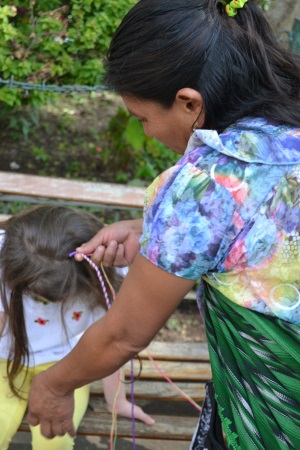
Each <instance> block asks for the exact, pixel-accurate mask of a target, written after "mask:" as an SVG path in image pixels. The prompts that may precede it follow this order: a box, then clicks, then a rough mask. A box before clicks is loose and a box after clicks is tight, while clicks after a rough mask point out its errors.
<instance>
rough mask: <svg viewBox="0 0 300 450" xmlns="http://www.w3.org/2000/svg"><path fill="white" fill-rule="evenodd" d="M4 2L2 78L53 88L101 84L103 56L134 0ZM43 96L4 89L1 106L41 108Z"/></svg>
mask: <svg viewBox="0 0 300 450" xmlns="http://www.w3.org/2000/svg"><path fill="white" fill-rule="evenodd" d="M11 3H12V2H11V1H10V0H5V1H4V2H2V6H0V68H1V69H0V77H1V78H3V79H9V78H10V77H11V76H13V77H14V78H15V80H18V81H26V82H32V83H37V82H38V83H41V82H42V81H44V82H46V83H51V84H58V85H63V84H77V85H89V86H94V85H98V84H101V75H102V73H103V65H102V56H103V55H104V54H105V53H106V51H107V48H108V45H109V42H110V40H111V37H112V34H113V32H114V31H115V29H116V27H117V26H118V24H119V23H120V21H121V19H122V18H123V16H124V15H125V14H126V12H127V11H128V10H129V9H130V8H131V7H132V6H133V5H134V4H135V3H136V0H84V2H83V1H82V0H38V1H37V0H15V1H14V2H13V6H12V4H11ZM48 97H49V94H48V93H46V92H39V91H31V93H30V95H26V92H24V91H22V90H19V89H10V88H9V87H8V86H3V87H2V88H1V89H0V102H3V103H5V104H7V105H10V106H14V105H23V104H28V103H30V104H41V103H43V102H44V101H45V99H46V98H48Z"/></svg>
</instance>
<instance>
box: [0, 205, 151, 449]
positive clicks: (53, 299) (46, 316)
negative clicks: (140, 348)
mask: <svg viewBox="0 0 300 450" xmlns="http://www.w3.org/2000/svg"><path fill="white" fill-rule="evenodd" d="M1 226H2V228H3V230H2V232H1V231H0V233H1V234H0V241H1V242H0V244H1V247H2V248H1V254H0V255H1V256H0V258H1V259H0V267H1V291H0V292H1V298H0V316H1V323H2V327H1V328H2V333H1V330H0V335H1V337H0V424H1V427H0V428H1V432H0V449H1V450H5V449H7V448H8V446H9V442H10V440H11V439H12V437H13V435H14V434H15V433H16V431H17V430H18V427H19V425H20V423H21V421H22V419H23V416H24V413H25V410H26V408H27V399H28V392H29V389H30V385H31V382H32V379H33V377H34V376H35V375H36V374H38V373H40V372H42V371H44V370H46V369H47V368H48V367H50V366H51V365H53V364H54V363H55V362H56V361H59V360H60V359H61V358H63V357H64V356H65V355H66V354H67V353H68V352H69V351H70V350H71V349H72V348H73V347H74V346H75V345H76V343H77V342H78V340H79V339H80V336H81V335H82V334H83V332H84V331H85V330H86V329H87V328H88V327H89V326H90V325H91V324H92V323H93V322H95V321H96V320H98V319H101V318H102V317H103V316H104V315H105V313H106V309H107V308H106V305H105V301H104V296H103V291H102V288H101V285H100V282H99V280H98V278H97V275H96V272H95V271H94V269H93V268H91V266H90V265H89V264H88V263H86V264H77V263H76V262H75V261H74V259H73V258H71V259H70V258H69V257H68V255H69V253H70V252H71V251H72V250H74V248H75V247H76V246H77V245H78V244H79V243H80V242H82V240H83V241H86V240H88V239H90V238H91V237H92V236H93V235H94V234H95V233H96V231H97V230H98V229H99V228H101V227H102V226H103V225H102V224H101V222H100V221H99V220H98V219H97V218H96V217H94V216H93V215H91V214H88V213H86V212H80V211H77V210H73V209H70V208H66V207H57V206H37V207H34V208H31V209H28V210H24V211H23V212H21V213H19V214H16V215H15V216H13V217H12V218H10V219H9V220H8V221H7V222H6V223H2V224H1ZM107 275H108V278H109V280H110V281H111V283H112V285H113V286H114V288H115V289H118V288H119V286H120V284H121V281H122V277H121V276H120V275H118V273H117V270H114V269H113V270H112V269H107ZM107 291H108V292H109V288H108V286H107ZM1 311H2V312H1ZM92 345H93V346H95V343H93V344H92ZM98 357H100V358H101V353H100V352H99V354H98ZM77 364H78V365H80V364H82V362H81V361H80V360H78V361H77ZM103 387H104V396H105V400H106V403H107V408H108V410H109V411H112V407H113V402H114V397H115V394H116V392H117V387H118V374H117V373H114V374H112V375H110V376H109V377H107V378H105V379H103ZM88 399H89V386H88V385H86V386H83V387H81V388H80V389H78V390H76V392H75V412H74V424H75V427H76V428H77V427H78V426H79V424H80V421H81V419H82V417H83V415H84V413H85V411H86V408H87V405H88ZM131 409H132V405H131V404H130V403H129V402H127V400H126V396H125V389H124V384H123V383H122V384H121V391H120V395H119V398H118V402H117V413H118V414H120V415H123V416H125V417H131ZM134 415H135V417H136V418H138V419H140V420H142V421H144V422H145V423H148V424H152V423H153V420H152V419H151V418H150V417H149V416H148V415H147V414H145V413H144V412H143V411H142V410H141V409H140V408H139V407H137V406H135V407H134ZM31 432H32V448H33V449H35V450H48V449H49V450H50V449H52V450H68V449H71V448H73V439H72V438H71V437H70V436H69V435H65V436H64V437H57V438H55V439H54V440H53V441H49V440H48V439H45V438H44V437H43V436H41V433H40V430H39V427H31Z"/></svg>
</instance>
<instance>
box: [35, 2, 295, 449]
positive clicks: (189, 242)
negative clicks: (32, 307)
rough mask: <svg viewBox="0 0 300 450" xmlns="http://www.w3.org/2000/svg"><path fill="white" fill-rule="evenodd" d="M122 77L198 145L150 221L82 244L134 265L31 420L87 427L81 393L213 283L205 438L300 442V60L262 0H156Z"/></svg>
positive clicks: (244, 445) (158, 117)
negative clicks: (79, 413) (257, 0)
mask: <svg viewBox="0 0 300 450" xmlns="http://www.w3.org/2000/svg"><path fill="white" fill-rule="evenodd" d="M106 80H107V85H108V87H110V88H113V89H114V90H115V91H117V92H118V93H119V94H121V96H122V98H123V100H124V102H125V104H126V106H127V108H128V110H129V111H130V112H131V113H132V114H134V115H135V116H136V117H137V118H138V119H139V120H141V122H142V123H143V126H144V131H145V133H146V134H148V135H151V136H154V137H155V138H156V139H158V140H160V141H161V142H163V143H164V144H166V145H167V146H169V147H170V148H171V149H172V150H173V151H174V152H176V153H179V154H182V155H183V157H182V158H181V159H180V160H179V162H178V163H177V164H176V166H174V167H171V168H170V169H168V170H167V171H166V172H164V173H163V174H162V175H161V176H160V177H158V178H157V179H156V180H155V181H154V183H153V184H152V185H151V186H150V187H149V189H148V191H147V193H146V198H145V214H144V220H143V221H139V220H136V221H128V222H120V223H117V224H114V225H111V226H109V227H105V228H104V229H103V230H101V231H100V232H99V233H98V234H97V235H96V236H95V237H94V238H93V239H92V240H91V241H89V242H88V243H86V244H85V245H82V246H81V247H79V248H78V249H77V250H78V251H79V252H81V253H84V254H91V253H92V254H93V260H94V261H96V262H100V261H103V262H104V263H105V264H106V265H115V266H122V265H127V264H129V265H131V268H130V270H129V273H128V275H127V276H126V278H125V280H124V283H123V285H122V287H121V289H120V291H119V293H118V295H117V299H116V301H115V303H114V305H113V307H112V308H111V309H110V311H109V312H108V314H107V315H106V316H105V318H104V319H103V320H102V321H101V322H100V323H99V324H96V325H94V326H93V327H91V328H90V329H89V330H88V331H87V332H86V333H85V334H84V336H83V338H82V339H81V341H80V342H79V344H78V345H77V346H76V347H75V348H74V350H73V351H72V352H71V353H70V354H69V355H68V356H67V357H66V358H64V360H62V361H61V362H60V363H58V364H57V365H55V366H53V367H52V368H51V369H49V370H48V371H46V372H45V373H44V374H43V375H39V376H38V377H36V379H35V380H34V383H33V387H32V391H31V398H30V401H29V421H30V423H32V424H37V423H40V424H41V429H42V432H43V433H44V434H45V435H46V436H48V437H51V436H54V435H57V434H63V433H65V432H69V433H71V434H72V433H74V429H73V426H72V423H71V421H70V411H71V410H72V398H73V390H74V389H75V388H77V387H79V386H82V385H83V384H85V383H88V382H90V381H91V380H93V379H95V378H99V377H100V378H101V377H104V376H107V375H108V374H110V373H111V372H113V371H115V370H116V369H117V368H118V367H119V366H120V365H122V364H124V362H125V361H127V360H128V359H130V358H131V356H132V355H134V354H136V353H137V352H139V351H140V350H141V349H143V348H144V347H145V346H146V345H147V344H148V343H149V342H150V341H151V339H152V338H153V337H154V336H155V334H156V333H157V331H158V330H159V329H160V328H161V327H162V325H163V324H164V323H165V322H166V320H167V319H168V317H169V316H170V315H171V314H172V312H173V311H174V310H175V309H176V308H177V306H178V305H179V303H180V301H181V299H182V298H183V297H184V295H185V294H186V293H187V292H188V291H189V290H190V289H191V288H192V287H193V285H194V283H195V281H196V280H201V285H200V291H199V303H201V305H202V309H203V310H204V312H205V322H206V326H207V337H208V343H209V349H210V358H211V365H212V373H213V387H214V389H212V387H211V386H210V388H209V390H208V394H209V397H208V398H207V400H206V404H205V413H207V414H208V418H207V417H206V414H205V415H202V417H201V418H200V421H199V426H198V427H197V430H196V432H195V435H194V437H193V439H192V444H191V448H192V449H197V450H198V449H204V448H213V449H218V448H226V446H227V447H228V448H230V449H242V450H244V449H260V450H265V449H269V448H272V449H273V450H279V449H280V450H281V449H298V448H300V434H299V427H300V413H299V411H300V391H299V378H300V370H299V369H300V356H299V343H300V327H299V325H300V294H299V291H300V285H299V268H300V252H299V246H300V224H299V196H300V195H299V192H300V108H299V106H300V68H299V62H298V61H297V60H296V58H294V57H292V56H291V55H289V54H288V53H287V52H286V51H284V50H283V49H281V48H280V47H279V46H278V44H277V43H276V40H275V38H274V36H273V35H272V32H271V30H270V28H269V26H268V24H267V22H266V20H265V19H264V16H263V14H262V13H261V11H260V10H259V9H258V8H257V7H256V6H255V4H254V3H253V2H252V1H251V0H248V1H247V0H246V1H245V0H233V1H231V2H226V1H225V0H224V1H223V0H222V1H216V0H189V1H187V0H174V1H173V0H172V1H168V0H166V1H164V2H161V1H159V0H141V1H139V2H138V3H137V5H136V6H135V7H134V8H133V9H132V10H131V11H130V12H129V13H128V15H127V16H126V17H125V18H124V20H123V22H122V23H121V25H120V26H119V28H118V30H117V32H116V34H115V36H114V38H113V40H112V43H111V47H110V50H109V53H108V59H107V72H106ZM125 299H126V301H125ZM125 305H126V306H125ZM93 342H97V343H98V342H99V343H101V346H100V344H99V347H98V348H100V349H101V353H103V356H102V359H101V361H99V360H98V359H97V352H95V351H93V349H92V345H91V344H92V343H93ZM78 358H82V364H81V366H80V368H77V366H76V361H77V360H78ZM62 380H63V381H62ZM46 386H48V387H49V388H50V391H49V390H48V391H46V392H45V390H46V389H45V388H46ZM42 392H43V396H42V401H43V403H45V402H47V403H49V405H50V410H48V411H43V404H42V403H41V400H40V396H41V393H42ZM62 403H63V404H64V406H62ZM216 411H217V412H218V414H216ZM58 419H59V420H58ZM205 419H206V420H205ZM219 420H221V423H222V428H223V431H224V433H225V435H226V443H225V442H223V439H222V433H221V432H220V427H219Z"/></svg>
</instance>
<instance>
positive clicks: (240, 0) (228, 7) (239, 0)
mask: <svg viewBox="0 0 300 450" xmlns="http://www.w3.org/2000/svg"><path fill="white" fill-rule="evenodd" d="M220 1H221V3H222V4H223V5H225V11H226V14H227V15H228V16H229V17H234V16H235V15H236V14H237V10H238V9H239V8H243V6H244V5H245V3H246V2H247V1H248V0H232V1H231V2H229V3H227V1H226V0H220Z"/></svg>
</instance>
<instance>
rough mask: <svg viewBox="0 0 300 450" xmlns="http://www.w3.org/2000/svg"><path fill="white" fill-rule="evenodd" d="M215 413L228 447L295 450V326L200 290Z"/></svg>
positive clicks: (298, 341)
mask: <svg viewBox="0 0 300 450" xmlns="http://www.w3.org/2000/svg"><path fill="white" fill-rule="evenodd" d="M204 296H205V299H204V303H205V322H206V329H207V340H208V345H209V353H210V361H211V367H212V373H213V384H214V390H215V393H216V400H217V403H218V412H219V415H220V417H221V421H222V427H223V430H224V432H225V434H226V437H227V445H228V447H229V449H234V450H252V449H253V450H254V449H258V450H291V449H295V450H300V327H299V326H296V325H292V324H290V323H287V322H284V321H282V320H280V319H277V318H273V317H270V316H265V315H263V314H260V313H257V312H255V311H252V310H250V309H246V308H243V307H240V306H238V305H236V304H235V303H233V302H231V301H230V300H228V299H227V298H226V297H225V296H223V295H222V294H221V293H220V292H218V291H216V290H215V289H212V288H211V287H210V286H208V285H205V287H204Z"/></svg>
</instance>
